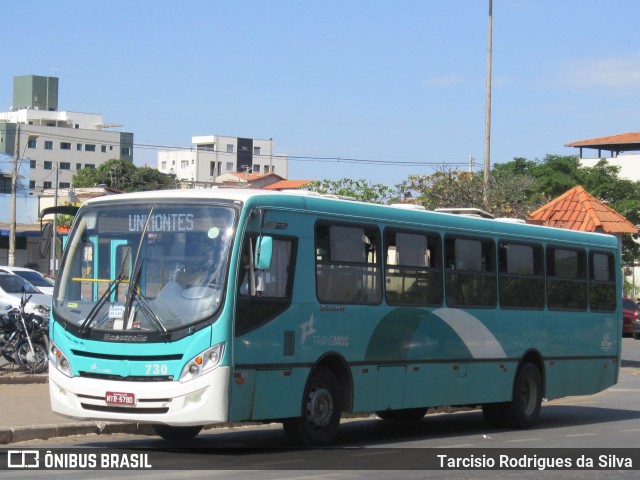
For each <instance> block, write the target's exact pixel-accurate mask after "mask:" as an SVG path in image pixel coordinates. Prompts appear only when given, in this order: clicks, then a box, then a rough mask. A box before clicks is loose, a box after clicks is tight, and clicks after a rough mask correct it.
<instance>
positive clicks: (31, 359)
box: [14, 338, 49, 373]
mask: <svg viewBox="0 0 640 480" xmlns="http://www.w3.org/2000/svg"><path fill="white" fill-rule="evenodd" d="M32 347H33V348H32ZM14 358H15V359H16V363H17V364H18V365H19V366H20V368H22V369H23V370H26V371H27V372H29V373H42V372H44V371H45V370H46V369H47V367H48V366H49V357H48V355H47V347H46V345H43V344H42V343H39V342H36V341H35V340H31V344H29V341H28V340H27V339H26V338H25V339H23V340H21V341H20V343H18V345H17V346H16V351H15V352H14Z"/></svg>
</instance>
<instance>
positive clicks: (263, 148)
mask: <svg viewBox="0 0 640 480" xmlns="http://www.w3.org/2000/svg"><path fill="white" fill-rule="evenodd" d="M191 142H192V143H193V148H191V149H182V150H164V151H160V152H158V157H157V168H158V170H159V171H160V172H162V173H173V174H175V175H176V178H177V179H178V180H182V181H187V182H189V181H191V182H199V183H212V184H213V183H216V182H217V180H216V179H217V178H218V177H220V176H221V175H224V174H225V173H230V172H241V173H246V174H250V173H254V174H269V173H276V174H277V175H279V176H280V177H282V178H287V174H288V158H287V157H286V156H283V155H275V154H274V153H273V140H272V139H268V140H258V139H252V138H237V137H227V136H221V135H207V136H197V137H192V138H191Z"/></svg>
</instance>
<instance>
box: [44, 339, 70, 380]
mask: <svg viewBox="0 0 640 480" xmlns="http://www.w3.org/2000/svg"><path fill="white" fill-rule="evenodd" d="M49 360H50V361H51V363H52V364H53V366H54V367H56V368H57V369H58V370H59V371H60V372H61V373H63V374H65V375H66V376H67V377H73V372H72V371H71V365H69V360H68V359H67V357H66V355H65V354H64V353H62V351H61V350H60V349H59V348H58V346H57V345H56V344H55V343H53V341H51V340H50V341H49Z"/></svg>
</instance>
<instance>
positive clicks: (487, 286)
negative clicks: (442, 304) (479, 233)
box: [445, 236, 497, 307]
mask: <svg viewBox="0 0 640 480" xmlns="http://www.w3.org/2000/svg"><path fill="white" fill-rule="evenodd" d="M445 256H446V259H447V260H446V261H447V264H446V274H445V292H446V299H447V305H449V306H450V307H454V306H460V307H462V306H466V307H495V305H496V301H497V294H496V268H495V244H494V243H493V240H491V239H476V238H460V237H453V236H447V237H446V238H445Z"/></svg>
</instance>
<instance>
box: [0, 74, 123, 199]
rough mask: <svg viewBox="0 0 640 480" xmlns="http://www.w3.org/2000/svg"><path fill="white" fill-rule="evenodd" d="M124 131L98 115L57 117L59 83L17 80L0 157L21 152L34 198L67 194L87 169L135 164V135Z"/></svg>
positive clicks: (0, 120) (0, 127)
mask: <svg viewBox="0 0 640 480" xmlns="http://www.w3.org/2000/svg"><path fill="white" fill-rule="evenodd" d="M122 127H123V126H122V125H120V124H114V123H104V122H103V120H102V115H100V114H95V113H82V112H68V111H58V78H56V77H41V76H35V75H25V76H20V77H14V79H13V106H12V108H11V111H10V112H0V153H5V154H8V155H11V156H14V152H15V149H16V148H18V157H20V158H21V161H25V162H29V170H30V171H29V173H30V180H29V186H28V187H29V190H30V191H31V192H33V193H36V194H37V193H40V192H42V190H43V189H46V188H56V186H57V187H59V188H69V187H71V186H72V185H71V184H72V177H73V175H74V174H75V173H76V172H78V171H79V170H81V169H83V168H95V167H97V166H98V165H100V164H102V163H104V162H106V161H107V160H110V159H113V158H121V159H123V160H127V161H130V162H133V133H128V132H124V131H118V130H121V129H122ZM16 137H17V138H16ZM56 183H57V185H56Z"/></svg>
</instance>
